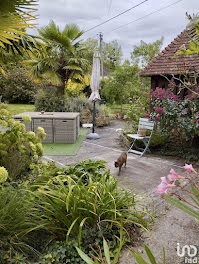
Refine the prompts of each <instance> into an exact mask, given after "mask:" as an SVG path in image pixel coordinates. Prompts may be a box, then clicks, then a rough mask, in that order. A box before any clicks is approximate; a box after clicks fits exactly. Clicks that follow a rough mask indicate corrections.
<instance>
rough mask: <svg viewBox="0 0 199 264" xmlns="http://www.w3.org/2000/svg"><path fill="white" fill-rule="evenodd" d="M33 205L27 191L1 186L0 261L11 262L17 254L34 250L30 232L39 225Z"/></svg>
mask: <svg viewBox="0 0 199 264" xmlns="http://www.w3.org/2000/svg"><path fill="white" fill-rule="evenodd" d="M0 187H1V186H0ZM33 207H34V203H33V200H32V198H31V196H30V194H29V193H28V192H27V191H25V190H23V189H17V188H13V187H11V186H7V187H5V188H4V187H2V188H0V263H2V264H3V263H11V261H12V260H13V258H14V256H15V255H16V254H22V253H23V254H26V253H27V254H28V253H30V251H32V250H33V248H32V247H31V246H30V243H31V240H30V238H29V232H30V231H32V230H33V229H35V228H36V227H37V225H38V224H37V223H36V222H35V221H34V216H33Z"/></svg>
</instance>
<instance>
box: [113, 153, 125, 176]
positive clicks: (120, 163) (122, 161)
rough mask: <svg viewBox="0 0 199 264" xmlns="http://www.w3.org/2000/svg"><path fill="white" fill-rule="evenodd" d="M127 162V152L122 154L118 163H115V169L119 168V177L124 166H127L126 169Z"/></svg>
mask: <svg viewBox="0 0 199 264" xmlns="http://www.w3.org/2000/svg"><path fill="white" fill-rule="evenodd" d="M126 161H127V153H126V152H122V154H121V155H120V156H119V158H118V159H117V161H115V167H116V168H118V167H119V172H118V176H119V175H120V171H121V168H122V165H123V164H125V167H126Z"/></svg>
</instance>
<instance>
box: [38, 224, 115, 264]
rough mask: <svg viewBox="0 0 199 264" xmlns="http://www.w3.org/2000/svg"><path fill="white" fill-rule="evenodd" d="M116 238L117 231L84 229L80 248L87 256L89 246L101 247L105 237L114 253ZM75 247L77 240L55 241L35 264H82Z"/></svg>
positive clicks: (90, 250)
mask: <svg viewBox="0 0 199 264" xmlns="http://www.w3.org/2000/svg"><path fill="white" fill-rule="evenodd" d="M116 236H117V237H118V236H119V233H118V231H117V230H114V229H113V230H111V229H110V228H103V229H102V230H99V229H97V227H94V228H90V229H85V230H83V231H82V240H83V241H84V243H82V245H81V248H82V249H83V250H84V252H86V253H87V254H93V253H94V252H93V250H92V249H91V245H94V244H95V243H98V245H99V246H102V245H103V237H105V238H106V240H107V241H108V243H109V247H110V250H111V251H114V250H115V248H116V247H117V244H118V239H117V238H116ZM77 246H78V241H77V239H70V240H69V241H68V243H67V244H66V242H65V241H55V242H53V243H51V244H50V245H49V246H48V247H47V248H46V250H45V252H44V253H43V254H42V256H41V257H40V259H39V260H38V261H37V262H36V263H35V264H48V263H51V264H65V263H70V264H84V263H85V262H84V261H83V260H82V259H81V257H80V256H79V254H78V252H77V251H76V249H75V247H77ZM111 255H112V254H111Z"/></svg>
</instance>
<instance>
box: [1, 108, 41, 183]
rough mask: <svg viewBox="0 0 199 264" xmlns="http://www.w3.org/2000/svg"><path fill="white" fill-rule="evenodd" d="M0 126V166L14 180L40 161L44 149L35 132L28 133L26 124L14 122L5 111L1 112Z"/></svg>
mask: <svg viewBox="0 0 199 264" xmlns="http://www.w3.org/2000/svg"><path fill="white" fill-rule="evenodd" d="M0 125H1V128H0V129H1V130H0V166H3V167H5V168H6V169H7V171H8V174H9V179H10V180H13V179H16V177H18V176H19V175H21V173H23V172H25V171H26V170H27V169H29V167H30V164H31V163H32V162H37V161H38V159H39V157H41V156H42V154H43V148H42V145H41V140H40V138H38V137H36V136H35V133H34V132H26V130H25V126H24V124H22V123H21V122H18V121H15V120H13V119H12V118H11V116H10V114H9V112H8V111H7V110H5V109H1V110H0Z"/></svg>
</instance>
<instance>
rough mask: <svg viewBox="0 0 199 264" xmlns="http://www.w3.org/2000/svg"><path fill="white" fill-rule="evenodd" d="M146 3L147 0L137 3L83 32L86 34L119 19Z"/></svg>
mask: <svg viewBox="0 0 199 264" xmlns="http://www.w3.org/2000/svg"><path fill="white" fill-rule="evenodd" d="M147 1H148V0H144V1H142V2H141V3H139V4H137V5H135V6H132V7H131V8H129V9H127V10H125V11H123V12H122V13H119V14H117V15H116V16H114V17H111V18H109V19H108V20H106V21H104V22H102V23H100V24H98V25H96V26H94V27H92V28H89V29H87V30H86V31H84V33H86V32H88V31H90V30H93V29H94V28H97V27H99V26H101V25H104V24H105V23H107V22H109V21H111V20H113V19H115V18H116V17H119V16H121V15H123V14H125V13H127V12H129V11H130V10H132V9H134V8H136V7H138V6H140V5H142V4H144V3H145V2H147Z"/></svg>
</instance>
